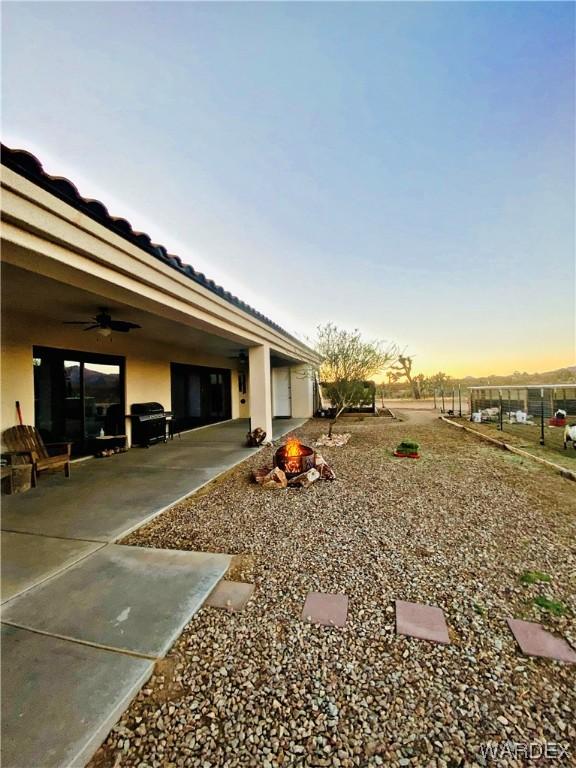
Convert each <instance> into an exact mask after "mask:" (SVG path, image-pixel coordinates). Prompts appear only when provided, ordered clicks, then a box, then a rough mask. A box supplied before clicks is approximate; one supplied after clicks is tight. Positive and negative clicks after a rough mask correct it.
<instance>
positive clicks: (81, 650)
mask: <svg viewBox="0 0 576 768" xmlns="http://www.w3.org/2000/svg"><path fill="white" fill-rule="evenodd" d="M153 667H154V663H153V662H152V661H150V660H147V659H138V658H135V657H134V656H128V655H126V654H122V653H114V652H112V651H105V650H102V649H100V648H92V647H90V646H87V645H79V644H78V643H72V642H69V641H67V640H60V639H58V638H54V637H47V636H45V635H39V634H36V633H34V632H28V631H27V630H23V629H18V628H16V627H8V626H6V625H2V765H3V768H32V767H35V768H40V767H41V768H69V766H70V767H71V766H74V768H80V767H81V766H84V765H85V763H86V762H87V761H88V760H89V759H90V757H91V756H92V754H93V752H94V751H95V750H96V749H97V748H98V746H99V745H100V743H101V742H102V740H103V739H104V738H105V737H106V735H107V733H108V732H109V730H110V728H112V726H113V725H114V724H115V723H116V721H117V720H118V718H119V717H120V715H121V714H122V712H123V711H124V710H125V708H126V707H127V706H128V704H129V703H130V701H131V700H132V698H133V697H134V696H135V694H136V693H137V691H138V690H139V688H140V687H141V686H142V685H143V684H144V682H145V681H146V680H147V679H148V678H149V677H150V675H151V673H152V670H153Z"/></svg>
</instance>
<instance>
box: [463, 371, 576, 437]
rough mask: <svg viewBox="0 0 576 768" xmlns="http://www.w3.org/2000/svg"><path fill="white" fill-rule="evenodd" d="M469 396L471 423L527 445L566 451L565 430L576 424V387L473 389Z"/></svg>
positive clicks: (535, 386)
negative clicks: (488, 425)
mask: <svg viewBox="0 0 576 768" xmlns="http://www.w3.org/2000/svg"><path fill="white" fill-rule="evenodd" d="M469 394H470V419H471V421H475V422H477V423H492V424H495V425H496V427H497V429H499V430H501V431H504V432H511V433H513V434H516V435H518V436H521V437H522V438H525V439H526V440H527V441H528V442H534V441H535V440H537V441H538V442H539V443H540V445H550V447H553V448H563V447H564V446H563V436H564V427H565V426H566V425H567V424H568V425H571V424H574V423H576V384H544V385H539V384H530V385H525V386H523V387H522V386H500V387H499V386H485V387H470V388H469Z"/></svg>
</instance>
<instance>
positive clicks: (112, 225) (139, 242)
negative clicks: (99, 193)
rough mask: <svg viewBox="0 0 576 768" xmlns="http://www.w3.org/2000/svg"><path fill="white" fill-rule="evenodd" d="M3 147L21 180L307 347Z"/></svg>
mask: <svg viewBox="0 0 576 768" xmlns="http://www.w3.org/2000/svg"><path fill="white" fill-rule="evenodd" d="M0 147H1V152H2V158H1V159H2V165H5V166H6V167H7V168H10V170H12V171H14V172H15V173H18V174H19V175H20V176H23V177H24V178H26V179H28V180H29V181H31V182H33V183H34V184H36V185H37V186H39V187H42V189H44V190H46V191H47V192H50V194H52V195H54V196H55V197H58V198H60V200H63V201H64V202H65V203H68V204H69V205H71V206H72V207H74V208H76V210H78V211H81V212H82V213H85V214H86V215H87V216H90V218H91V219H94V221H97V222H98V223H99V224H102V225H103V226H104V227H106V228H107V229H109V230H111V231H112V232H114V233H115V234H117V235H120V237H123V238H124V239H125V240H128V241H129V242H131V243H133V244H134V245H136V246H138V247H139V248H141V249H142V250H143V251H146V253H149V254H151V255H152V256H154V258H156V259H158V261H161V262H162V263H163V264H166V265H168V266H169V267H172V269H175V270H176V271H177V272H180V273H181V274H182V275H185V276H186V277H188V278H189V279H190V280H193V281H194V282H195V283H198V284H199V285H201V286H202V287H203V288H206V289H208V290H209V291H211V292H212V293H215V294H216V295H217V296H220V297H221V298H222V299H224V300H225V301H228V302H229V303H230V304H233V305H234V306H235V307H238V308H239V309H241V310H242V311H243V312H246V313H247V314H249V315H252V317H255V318H256V319H257V320H260V321H261V322H262V323H265V324H266V325H268V326H270V328H273V329H274V330H275V331H278V332H279V333H281V334H282V335H283V336H285V337H287V338H288V339H290V340H291V341H295V342H296V343H297V344H298V345H300V346H304V347H306V345H305V344H303V342H301V341H300V340H299V339H297V338H296V337H295V336H292V334H290V333H288V332H287V331H285V330H284V329H283V328H282V327H281V326H279V325H278V324H277V323H275V322H274V321H273V320H270V318H268V317H266V316H265V315H263V314H262V313H261V312H258V310H256V309H254V308H253V307H251V306H250V305H249V304H246V302H244V301H242V300H241V299H239V298H238V297H237V296H234V295H233V294H232V293H230V292H229V291H226V290H225V289H224V288H222V286H220V285H217V284H216V283H215V282H214V280H210V279H209V278H207V277H206V275H204V274H203V273H202V272H198V271H197V270H195V269H194V267H192V266H191V265H190V264H184V262H183V261H182V259H181V258H180V257H179V256H175V255H174V254H171V253H168V251H167V250H166V248H165V247H164V246H163V245H159V244H158V243H153V242H152V240H151V238H150V237H149V235H147V234H146V233H145V232H136V231H135V230H134V229H132V225H131V224H130V222H129V221H127V220H126V219H123V218H118V217H116V216H112V215H111V214H110V213H109V212H108V209H107V208H106V206H105V205H104V204H103V203H101V202H100V201H99V200H92V199H89V198H85V197H82V195H81V194H80V192H78V190H77V188H76V187H75V185H74V184H73V183H72V182H71V181H70V180H69V179H66V178H64V177H62V176H50V175H49V174H48V173H46V171H45V170H44V168H43V167H42V163H41V162H40V161H39V160H38V158H37V157H36V156H35V155H33V154H32V153H31V152H27V151H26V150H23V149H11V148H10V147H7V146H5V145H4V144H1V145H0Z"/></svg>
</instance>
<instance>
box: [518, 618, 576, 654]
mask: <svg viewBox="0 0 576 768" xmlns="http://www.w3.org/2000/svg"><path fill="white" fill-rule="evenodd" d="M507 621H508V626H509V627H510V629H511V631H512V634H513V635H514V637H515V639H516V642H517V643H518V645H519V646H520V649H521V650H522V653H525V654H526V655H527V656H543V657H544V658H545V659H556V660H557V661H565V662H567V663H569V664H575V663H576V651H574V649H573V648H572V647H571V646H570V645H569V644H568V643H567V642H566V640H564V639H563V638H562V637H555V636H554V635H552V634H551V633H550V632H547V631H546V630H545V629H544V628H543V627H541V626H540V624H536V623H535V622H533V621H521V620H520V619H507Z"/></svg>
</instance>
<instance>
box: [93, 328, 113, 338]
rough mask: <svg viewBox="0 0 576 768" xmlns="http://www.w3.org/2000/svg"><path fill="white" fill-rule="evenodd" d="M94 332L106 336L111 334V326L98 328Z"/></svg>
mask: <svg viewBox="0 0 576 768" xmlns="http://www.w3.org/2000/svg"><path fill="white" fill-rule="evenodd" d="M96 333H97V334H98V335H99V336H104V337H106V336H110V335H111V334H112V329H111V328H98V330H97V331H96Z"/></svg>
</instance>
